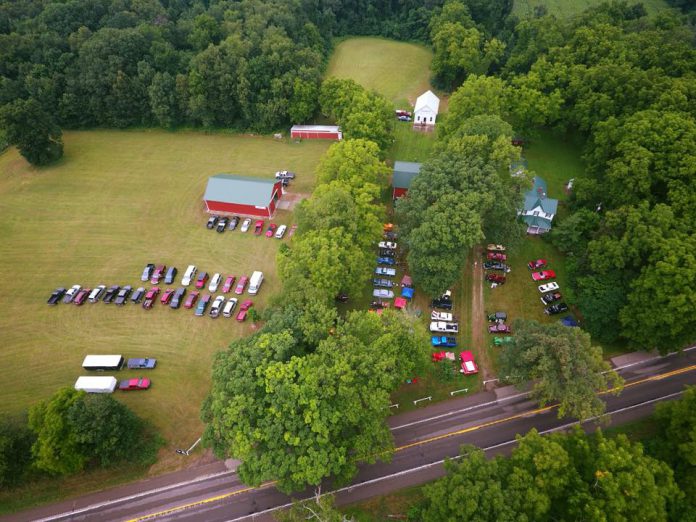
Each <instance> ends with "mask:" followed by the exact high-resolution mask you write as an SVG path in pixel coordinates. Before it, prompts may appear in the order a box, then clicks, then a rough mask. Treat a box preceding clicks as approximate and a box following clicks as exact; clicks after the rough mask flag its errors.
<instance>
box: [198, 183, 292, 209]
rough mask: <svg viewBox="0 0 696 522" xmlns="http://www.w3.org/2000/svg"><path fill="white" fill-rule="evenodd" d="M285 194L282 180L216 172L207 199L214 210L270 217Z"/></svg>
mask: <svg viewBox="0 0 696 522" xmlns="http://www.w3.org/2000/svg"><path fill="white" fill-rule="evenodd" d="M282 196H283V182H282V181H281V180H273V179H259V178H248V177H244V176H235V175H233V174H216V175H215V176H212V177H210V178H208V186H207V187H206V189H205V195H204V196H203V201H204V202H205V207H206V209H207V211H208V212H210V213H211V214H242V215H245V216H257V217H264V218H270V217H272V216H273V213H274V212H275V209H276V205H277V204H278V201H279V200H280V198H281V197H282Z"/></svg>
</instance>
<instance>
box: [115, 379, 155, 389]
mask: <svg viewBox="0 0 696 522" xmlns="http://www.w3.org/2000/svg"><path fill="white" fill-rule="evenodd" d="M149 387H150V379H147V378H145V377H140V378H138V379H125V380H123V381H121V382H120V383H119V385H118V389H119V390H124V391H128V390H147V389H148V388H149Z"/></svg>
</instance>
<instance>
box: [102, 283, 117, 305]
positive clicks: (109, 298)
mask: <svg viewBox="0 0 696 522" xmlns="http://www.w3.org/2000/svg"><path fill="white" fill-rule="evenodd" d="M120 289H121V287H120V286H118V285H113V286H110V287H109V288H108V289H107V290H106V292H105V293H104V302H105V303H106V304H111V303H113V302H114V299H116V296H117V295H118V291H119V290H120Z"/></svg>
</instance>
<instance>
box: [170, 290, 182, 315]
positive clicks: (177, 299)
mask: <svg viewBox="0 0 696 522" xmlns="http://www.w3.org/2000/svg"><path fill="white" fill-rule="evenodd" d="M185 295H186V288H184V287H183V286H181V287H179V288H177V289H176V292H174V295H173V296H172V302H171V303H169V307H170V308H171V309H172V310H177V309H178V308H179V307H180V306H181V302H182V301H183V300H184V296H185Z"/></svg>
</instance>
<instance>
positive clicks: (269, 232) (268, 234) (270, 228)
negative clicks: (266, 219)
mask: <svg viewBox="0 0 696 522" xmlns="http://www.w3.org/2000/svg"><path fill="white" fill-rule="evenodd" d="M276 228H278V225H276V224H275V223H270V224H269V225H268V230H266V237H273V232H275V229H276Z"/></svg>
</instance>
